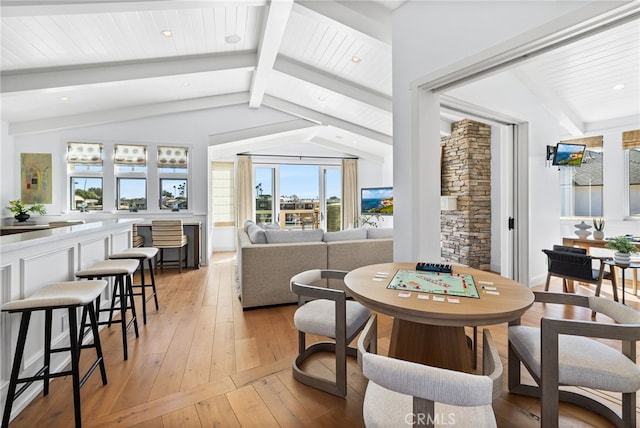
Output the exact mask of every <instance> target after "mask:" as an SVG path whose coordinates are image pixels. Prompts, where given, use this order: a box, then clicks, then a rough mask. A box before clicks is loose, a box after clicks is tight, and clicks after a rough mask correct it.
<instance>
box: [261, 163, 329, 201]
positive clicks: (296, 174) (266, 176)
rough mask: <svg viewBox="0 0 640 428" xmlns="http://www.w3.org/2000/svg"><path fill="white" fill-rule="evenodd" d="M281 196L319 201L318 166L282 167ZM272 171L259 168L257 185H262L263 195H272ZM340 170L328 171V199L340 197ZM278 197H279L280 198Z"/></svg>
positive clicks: (285, 165) (286, 165)
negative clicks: (295, 196)
mask: <svg viewBox="0 0 640 428" xmlns="http://www.w3.org/2000/svg"><path fill="white" fill-rule="evenodd" d="M279 169H280V192H279V193H280V195H286V196H291V195H294V194H295V195H297V196H298V197H299V198H301V199H317V198H318V196H319V174H320V168H319V167H318V165H292V164H283V165H280V168H279ZM270 171H271V169H270V168H269V167H264V168H260V167H259V168H257V169H256V173H255V176H254V181H255V183H262V190H263V193H265V194H269V193H271V191H270V189H271V186H272V183H271V175H270ZM340 193H341V186H340V170H339V169H334V170H328V178H327V198H330V197H331V196H338V197H340ZM280 195H278V196H280Z"/></svg>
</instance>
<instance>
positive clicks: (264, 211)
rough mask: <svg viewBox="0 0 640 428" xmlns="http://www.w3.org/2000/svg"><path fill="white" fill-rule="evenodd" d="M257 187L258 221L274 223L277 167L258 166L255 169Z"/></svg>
mask: <svg viewBox="0 0 640 428" xmlns="http://www.w3.org/2000/svg"><path fill="white" fill-rule="evenodd" d="M253 175H254V177H255V179H254V181H255V189H256V223H273V222H274V219H275V213H274V209H275V207H274V205H273V195H274V194H275V193H274V192H275V188H274V179H273V177H274V175H275V168H273V167H264V166H260V167H256V168H254V170H253Z"/></svg>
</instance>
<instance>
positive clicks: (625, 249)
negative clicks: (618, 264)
mask: <svg viewBox="0 0 640 428" xmlns="http://www.w3.org/2000/svg"><path fill="white" fill-rule="evenodd" d="M606 247H607V248H609V249H610V250H614V251H617V252H619V253H637V252H638V248H637V247H636V246H635V245H633V243H632V242H631V241H630V240H629V238H627V237H626V236H619V237H617V238H613V239H611V240H609V242H607V244H606Z"/></svg>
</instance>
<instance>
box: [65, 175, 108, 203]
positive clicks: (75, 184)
mask: <svg viewBox="0 0 640 428" xmlns="http://www.w3.org/2000/svg"><path fill="white" fill-rule="evenodd" d="M70 193H71V195H72V198H71V209H72V210H79V211H101V210H102V177H86V176H84V177H83V176H73V177H71V192H70Z"/></svg>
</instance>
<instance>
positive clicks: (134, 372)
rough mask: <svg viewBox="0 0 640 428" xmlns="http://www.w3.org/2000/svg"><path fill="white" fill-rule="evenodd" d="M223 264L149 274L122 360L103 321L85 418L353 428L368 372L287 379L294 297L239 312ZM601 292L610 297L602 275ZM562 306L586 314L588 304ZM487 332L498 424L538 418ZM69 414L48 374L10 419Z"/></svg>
mask: <svg viewBox="0 0 640 428" xmlns="http://www.w3.org/2000/svg"><path fill="white" fill-rule="evenodd" d="M234 266H235V254H234V253H216V254H214V255H213V257H212V258H211V261H210V264H209V265H208V266H205V267H203V268H201V269H199V270H188V271H186V272H183V273H182V274H178V273H177V270H173V269H168V270H165V273H162V274H159V275H158V277H157V283H158V295H159V300H160V310H159V311H157V312H156V311H155V309H152V306H149V313H148V322H147V325H146V326H143V325H142V324H141V325H140V337H139V338H138V339H135V337H134V336H133V332H132V331H130V332H129V345H130V348H129V360H128V361H123V360H122V345H121V342H120V340H121V339H120V332H119V328H114V327H112V328H110V329H107V328H105V329H104V330H102V332H101V336H100V337H101V339H102V346H103V349H104V352H105V360H106V365H107V376H108V380H109V383H108V385H106V386H102V384H101V382H100V376H99V375H98V374H97V373H96V374H94V375H93V376H92V377H91V378H90V379H89V380H88V381H87V383H86V384H85V385H84V387H83V388H82V390H81V394H82V415H83V422H84V424H83V425H84V426H85V427H113V426H134V427H167V428H169V427H181V428H188V427H253V426H259V427H279V426H280V427H323V426H326V427H336V426H337V427H346V426H348V427H358V426H363V425H364V424H363V420H362V400H363V395H364V391H365V388H366V383H367V381H366V379H365V378H364V377H363V376H362V373H361V372H360V370H359V368H358V366H357V364H356V363H355V361H351V362H350V364H349V369H348V379H349V381H348V383H349V392H348V395H347V398H346V399H340V398H336V397H333V396H331V395H329V394H326V393H324V392H320V391H317V390H315V389H312V388H309V387H306V386H304V385H301V384H299V383H297V382H296V381H295V380H294V379H293V377H292V375H291V361H292V359H293V358H294V356H295V354H296V350H297V335H296V330H295V327H294V326H293V322H292V316H293V312H294V310H295V306H294V305H289V306H280V307H273V308H266V309H257V310H250V311H245V312H243V311H242V309H241V307H240V305H239V302H238V300H237V298H236V297H235V293H234V290H233V287H234V282H235V279H234V278H235V273H234ZM268 280H269V279H268V278H265V281H268ZM552 287H553V290H552V291H559V290H560V289H561V287H560V284H559V283H554V284H553V285H552ZM603 289H604V291H603V294H604V295H606V296H609V297H610V295H611V293H610V286H609V285H608V283H607V285H603ZM577 292H578V293H582V294H589V293H593V291H592V289H589V288H585V287H578V290H577ZM627 303H628V304H630V305H633V306H634V307H636V308H637V309H640V304H639V303H638V299H637V298H635V297H632V296H631V295H630V294H627ZM550 306H552V305H549V307H547V308H546V309H544V308H542V307H541V306H540V305H534V307H532V308H531V309H530V310H529V311H528V312H527V314H526V315H525V317H524V318H523V324H533V323H537V321H538V320H539V318H540V317H541V316H542V314H543V313H544V311H545V310H546V311H547V314H549V313H552V314H553V313H555V314H556V315H560V314H561V312H562V309H561V308H558V307H555V308H552V307H550ZM138 308H139V305H138ZM138 310H139V309H138ZM554 311H555V312H554ZM568 315H570V316H573V317H575V318H584V319H588V318H589V313H588V312H587V311H575V312H570V313H568ZM491 331H492V333H493V337H494V340H495V341H496V344H497V346H498V349H499V351H500V356H501V359H502V361H503V363H504V364H505V378H504V382H505V385H504V392H503V394H502V396H501V397H500V398H499V399H498V400H497V401H496V402H495V403H494V409H495V412H496V416H497V420H498V425H499V426H500V427H519V428H523V427H524V428H527V427H538V426H539V420H538V415H539V410H540V408H539V403H538V401H537V400H535V399H531V398H525V397H521V396H516V395H512V394H509V393H508V392H506V360H507V359H506V341H507V339H506V325H505V324H501V325H497V326H492V327H491ZM390 332H391V320H390V319H389V317H386V316H380V317H379V332H378V337H379V341H378V343H379V352H380V353H386V351H387V349H388V345H389V335H390ZM89 353H91V351H86V352H85V353H84V354H83V357H89V355H87V354H89ZM88 359H89V358H87V360H88ZM83 361H84V358H83ZM312 369H313V370H316V371H325V372H329V371H330V370H331V361H330V360H329V358H328V357H326V358H325V357H322V358H318V359H317V360H315V361H313V362H312ZM602 399H603V400H611V401H613V402H618V401H619V400H618V399H617V398H616V397H611V396H609V395H608V394H602ZM73 420H74V419H73V402H72V396H71V386H70V381H69V378H68V377H66V378H60V379H56V380H54V381H52V383H51V390H50V393H49V395H48V396H47V397H42V396H40V397H38V398H37V399H36V400H35V401H34V402H32V403H31V404H30V405H29V406H28V407H27V408H26V409H25V410H24V411H23V412H22V413H21V414H20V415H19V416H18V417H17V418H16V419H15V420H14V421H13V422H12V423H11V425H10V426H11V427H12V428H16V427H38V426H41V427H51V428H57V427H60V428H62V427H65V428H66V427H71V426H73ZM560 425H561V426H563V427H569V426H570V427H607V426H609V424H608V423H607V422H606V421H604V420H603V419H602V418H600V417H599V416H598V415H595V414H593V413H590V412H587V411H585V410H583V409H581V408H578V407H575V406H569V405H561V420H560Z"/></svg>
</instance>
